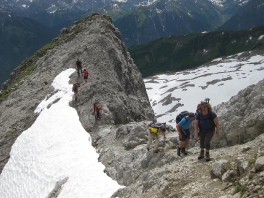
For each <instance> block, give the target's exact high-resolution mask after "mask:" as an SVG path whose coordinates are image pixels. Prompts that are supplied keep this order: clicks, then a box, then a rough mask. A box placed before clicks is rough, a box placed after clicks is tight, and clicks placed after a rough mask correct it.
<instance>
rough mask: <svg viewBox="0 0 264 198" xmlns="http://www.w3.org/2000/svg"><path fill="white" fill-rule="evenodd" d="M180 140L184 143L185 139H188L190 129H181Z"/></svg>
mask: <svg viewBox="0 0 264 198" xmlns="http://www.w3.org/2000/svg"><path fill="white" fill-rule="evenodd" d="M181 135H182V138H179V139H180V141H181V142H184V141H185V140H187V139H190V129H185V130H183V129H181Z"/></svg>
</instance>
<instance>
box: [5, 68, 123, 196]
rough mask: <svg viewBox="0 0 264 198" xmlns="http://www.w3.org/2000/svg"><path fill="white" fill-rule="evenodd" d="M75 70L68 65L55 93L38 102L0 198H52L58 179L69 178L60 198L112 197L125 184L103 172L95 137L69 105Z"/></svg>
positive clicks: (13, 154)
mask: <svg viewBox="0 0 264 198" xmlns="http://www.w3.org/2000/svg"><path fill="white" fill-rule="evenodd" d="M74 71H75V70H74V69H67V70H65V71H63V72H61V73H60V74H59V75H58V76H57V77H56V78H55V79H54V81H53V84H52V85H53V86H54V88H55V91H54V94H53V95H52V96H51V97H49V98H48V97H47V98H48V99H47V98H46V99H44V100H43V101H42V102H41V103H40V104H39V106H38V107H37V109H36V110H35V112H36V113H38V112H40V115H39V116H38V118H37V120H36V121H35V123H34V124H33V125H32V126H31V127H30V128H29V129H27V130H26V131H24V132H23V133H22V134H21V135H20V136H19V137H18V138H17V140H16V142H15V143H14V145H13V146H12V149H11V152H10V159H9V161H8V163H7V164H6V165H5V167H4V169H3V171H2V173H1V175H0V192H1V193H0V197H1V198H17V197H19V198H36V197H48V195H49V194H50V192H52V190H53V189H54V187H55V185H56V183H57V182H59V181H63V182H64V184H63V185H62V189H61V192H60V194H59V196H58V197H63V198H67V197H69V198H73V197H76V198H83V197H91V198H94V197H96V198H97V197H111V195H112V194H113V193H114V192H115V191H117V190H118V189H119V188H122V186H119V185H118V183H117V182H116V181H114V180H112V179H111V178H110V177H108V176H107V175H106V174H105V173H104V169H105V167H104V165H103V164H101V163H99V162H98V157H99V155H98V154H97V153H96V150H95V149H94V147H93V146H92V145H91V142H92V141H91V137H90V135H89V134H88V133H87V132H86V131H85V129H84V128H83V127H82V125H81V123H80V121H79V116H78V114H77V112H76V110H75V109H73V108H71V107H70V106H69V101H71V100H72V96H73V92H72V90H71V85H70V84H69V83H68V82H69V80H70V79H69V76H70V75H71V74H72V73H73V72H74ZM58 99H59V100H58ZM57 100H58V101H57ZM54 101H57V102H55V103H54V104H52V102H54ZM49 104H52V106H51V107H49V108H48V105H49Z"/></svg>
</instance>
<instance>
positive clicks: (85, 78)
mask: <svg viewBox="0 0 264 198" xmlns="http://www.w3.org/2000/svg"><path fill="white" fill-rule="evenodd" d="M82 75H83V79H84V82H85V83H87V80H88V75H89V72H88V70H86V69H84V70H83V71H82Z"/></svg>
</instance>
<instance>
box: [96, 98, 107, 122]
mask: <svg viewBox="0 0 264 198" xmlns="http://www.w3.org/2000/svg"><path fill="white" fill-rule="evenodd" d="M102 115H105V114H104V111H103V107H102V105H101V104H100V103H99V101H98V100H96V101H95V103H94V117H95V120H100V119H101V117H102Z"/></svg>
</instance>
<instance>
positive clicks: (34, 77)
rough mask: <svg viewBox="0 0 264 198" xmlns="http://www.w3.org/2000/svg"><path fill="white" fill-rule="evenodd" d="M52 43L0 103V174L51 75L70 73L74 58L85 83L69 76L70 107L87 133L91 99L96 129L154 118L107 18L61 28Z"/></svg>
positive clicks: (137, 74) (138, 76)
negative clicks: (74, 89)
mask: <svg viewBox="0 0 264 198" xmlns="http://www.w3.org/2000/svg"><path fill="white" fill-rule="evenodd" d="M53 42H56V43H57V44H56V45H54V47H53V48H51V49H50V50H48V51H47V52H46V53H45V54H44V55H42V56H41V57H40V58H39V59H38V60H37V61H36V64H35V69H34V70H33V72H32V73H31V74H30V75H28V76H26V77H25V78H23V79H21V80H19V81H16V84H15V88H13V91H12V92H11V93H10V94H9V95H8V97H7V98H6V99H5V100H3V101H2V102H1V104H0V112H1V113H0V122H1V126H0V131H1V132H0V150H1V155H0V163H1V164H0V171H2V169H3V166H4V165H5V163H6V162H7V160H8V158H9V152H10V149H11V146H12V144H13V143H14V141H15V140H16V138H17V137H18V136H19V135H20V134H21V132H22V131H24V130H25V129H27V128H28V127H29V126H31V125H32V123H33V122H34V120H35V119H36V117H37V116H38V114H36V113H34V110H35V108H36V106H37V105H38V104H39V102H40V101H41V100H42V99H43V98H45V97H46V96H47V95H52V94H53V91H54V90H53V87H52V86H51V83H52V81H53V79H54V78H55V76H56V75H58V74H59V73H60V72H61V71H63V70H65V69H67V68H73V67H74V66H75V62H76V60H77V58H79V59H80V60H81V61H82V63H83V68H86V69H88V71H89V73H90V76H89V79H88V82H87V83H83V79H82V78H78V76H77V72H76V73H74V74H73V75H72V76H71V82H70V83H73V82H75V81H78V82H80V83H81V87H82V88H81V90H80V91H79V95H80V96H79V97H78V101H77V102H75V101H74V102H72V104H70V105H72V106H73V107H74V108H76V110H77V111H78V113H79V116H80V121H81V122H82V124H83V127H84V128H85V129H86V130H87V131H91V130H92V129H93V127H94V126H95V119H94V116H93V103H94V101H95V100H99V101H100V103H101V104H102V105H103V107H104V111H105V117H104V119H103V120H102V121H99V122H98V123H96V125H100V124H116V125H118V124H126V123H128V122H130V121H141V120H151V119H153V117H154V113H153V110H152V108H151V107H150V104H149V100H148V96H147V93H146V90H145V85H144V83H143V80H142V77H141V74H140V72H139V71H138V69H137V67H136V65H135V64H134V63H133V60H132V59H131V58H130V55H129V53H128V52H127V50H126V47H125V45H124V43H123V42H122V40H121V34H120V32H119V31H118V30H117V29H116V28H115V27H114V26H113V24H112V22H111V18H109V17H107V16H100V15H97V14H94V15H91V16H90V17H88V18H86V19H84V20H81V21H78V22H76V23H74V24H73V26H71V27H70V28H67V29H63V30H62V31H61V35H60V36H59V37H58V38H56V39H54V40H53ZM36 54H38V52H37V53H36ZM39 54H41V53H40V52H39ZM28 62H29V61H28ZM23 73H26V71H23V70H21V67H20V68H18V69H16V70H15V72H14V73H13V74H12V79H11V80H10V81H9V82H7V84H6V85H5V86H7V85H11V84H12V83H13V82H14V78H15V77H16V76H19V75H21V74H23ZM50 105H52V104H50ZM47 124H48V123H47Z"/></svg>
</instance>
